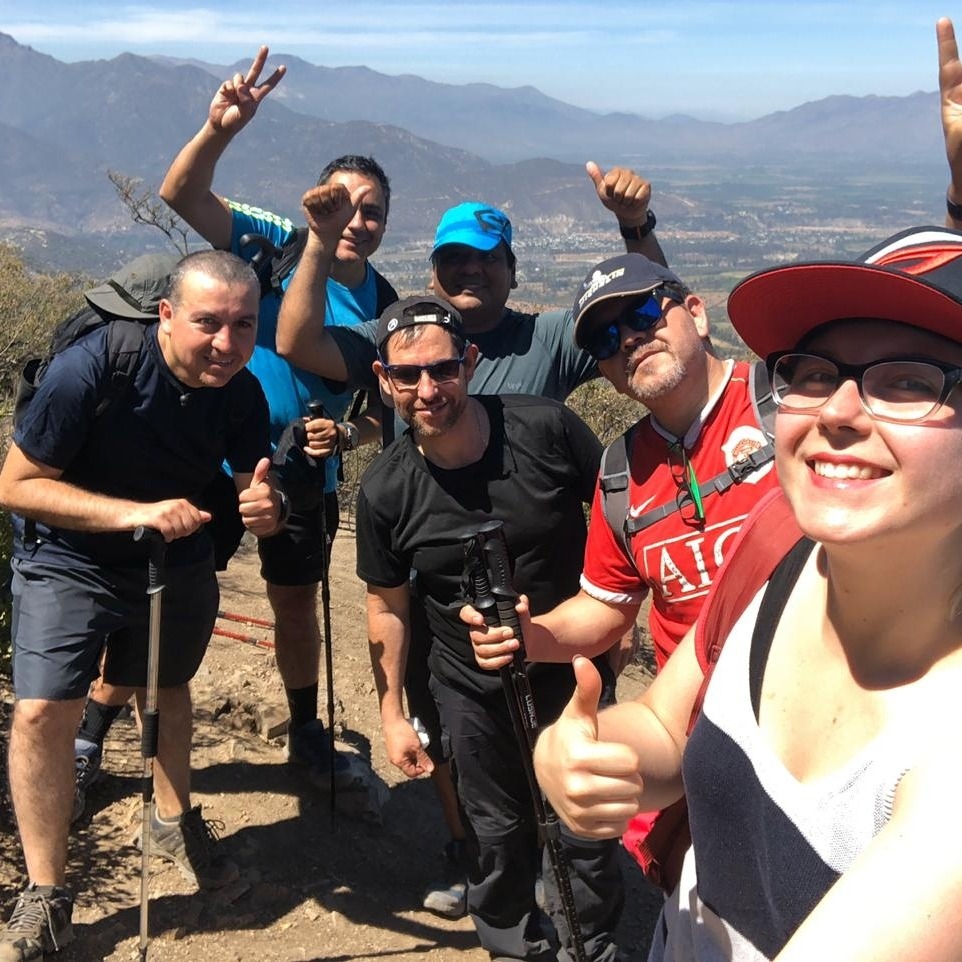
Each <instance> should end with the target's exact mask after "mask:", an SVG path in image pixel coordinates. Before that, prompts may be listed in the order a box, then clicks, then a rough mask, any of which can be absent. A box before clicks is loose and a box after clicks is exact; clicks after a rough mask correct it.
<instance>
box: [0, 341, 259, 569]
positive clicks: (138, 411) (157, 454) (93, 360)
mask: <svg viewBox="0 0 962 962" xmlns="http://www.w3.org/2000/svg"><path fill="white" fill-rule="evenodd" d="M112 373H113V372H112V371H111V369H110V364H109V363H108V352H107V327H106V326H104V327H101V328H99V329H97V330H96V331H93V332H91V333H90V334H88V335H87V336H85V337H83V338H81V339H80V340H79V341H77V342H76V343H74V344H72V345H71V346H70V347H68V348H66V349H65V350H64V351H61V352H60V353H59V354H56V355H55V356H54V357H53V359H52V360H51V362H50V366H49V367H48V368H47V370H46V372H45V373H44V375H43V377H42V378H41V380H40V383H39V385H38V387H37V392H36V394H35V395H34V396H33V398H32V399H31V401H30V404H29V405H28V407H27V408H26V410H25V411H24V412H23V414H22V415H21V417H20V418H19V420H18V422H17V427H16V429H15V431H14V436H13V439H14V441H15V442H16V444H17V446H18V447H19V448H20V449H21V451H23V453H24V454H25V455H27V456H28V457H29V458H32V459H33V460H35V461H39V462H40V463H41V464H45V465H47V466H49V467H51V468H57V469H59V470H61V471H62V472H63V474H62V479H63V480H64V481H67V482H70V483H71V484H75V485H77V487H80V488H83V489H85V490H87V491H94V492H96V493H98V494H105V495H111V496H113V497H118V498H129V499H131V500H133V501H141V502H155V501H164V500H167V499H169V498H187V499H188V500H190V501H192V502H193V503H195V504H196V503H197V501H198V498H199V495H200V494H201V492H202V491H203V490H204V489H205V488H206V487H207V485H208V484H210V483H211V481H213V480H214V478H215V477H216V475H217V472H218V470H219V468H220V465H221V464H222V463H223V462H225V461H226V462H227V463H228V464H229V465H230V466H231V468H232V469H233V470H234V471H237V472H240V473H247V472H250V471H253V470H254V468H255V467H256V465H257V462H258V461H259V460H260V458H262V457H266V456H267V455H268V454H269V452H270V446H269V444H268V439H267V404H266V402H265V400H264V394H263V392H262V391H261V389H260V386H259V385H258V383H257V379H256V378H254V377H253V376H252V375H251V374H250V372H249V371H247V370H242V371H238V373H237V374H235V375H234V376H233V377H232V378H231V379H230V381H228V382H227V384H225V385H224V386H223V387H219V388H213V387H211V388H188V387H186V386H185V385H184V384H183V383H182V382H181V381H179V380H178V379H177V378H176V377H175V375H174V374H173V373H172V372H171V370H170V368H169V367H168V365H167V362H166V361H165V360H164V358H163V355H162V353H161V350H160V345H159V344H158V342H157V325H156V324H154V325H153V326H152V327H150V328H148V329H147V330H146V331H145V333H144V344H143V346H142V348H141V351H140V358H139V360H138V362H137V365H136V368H135V370H134V371H133V375H132V377H131V379H130V381H129V383H128V384H127V386H126V388H125V389H124V391H123V393H122V394H121V395H120V396H119V397H116V398H114V399H113V400H112V401H111V403H110V404H109V405H108V407H107V409H106V410H105V411H103V413H101V414H99V415H98V414H97V407H98V404H99V403H100V402H101V401H102V400H103V399H104V398H105V397H106V396H107V382H108V379H109V377H110V376H111V374H112ZM14 526H15V530H16V533H17V538H16V539H15V543H14V555H15V556H16V557H20V558H24V557H26V558H33V559H36V560H38V561H44V562H48V563H52V564H57V565H69V566H72V567H75V568H78V569H83V568H91V567H102V566H103V565H142V564H143V558H144V550H143V546H142V545H135V544H134V542H133V539H132V537H131V533H130V532H129V531H121V532H104V533H92V532H85V531H74V530H68V529H65V528H53V527H49V526H47V525H45V524H42V523H40V522H36V523H35V525H34V527H35V530H36V539H37V540H36V541H33V540H31V539H28V540H27V541H26V543H25V542H24V540H23V534H24V530H23V520H22V519H21V518H18V517H16V516H15V517H14ZM209 551H210V540H209V538H208V537H207V536H206V534H203V533H202V532H200V531H199V532H197V533H195V534H193V535H191V536H189V537H187V538H178V539H176V540H174V541H172V542H171V543H170V544H169V545H168V546H167V563H168V564H169V565H174V564H187V563H190V562H192V561H195V560H198V559H200V558H203V557H204V556H205V555H206V554H207V552H209Z"/></svg>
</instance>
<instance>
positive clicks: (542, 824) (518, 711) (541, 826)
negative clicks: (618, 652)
mask: <svg viewBox="0 0 962 962" xmlns="http://www.w3.org/2000/svg"><path fill="white" fill-rule="evenodd" d="M463 544H464V561H465V570H464V573H465V587H466V589H467V593H468V595H469V597H470V600H471V604H472V605H473V606H474V607H475V608H476V609H477V610H478V611H479V612H481V615H482V616H483V618H484V621H485V624H487V625H488V626H489V627H492V628H497V627H508V628H511V629H512V630H513V631H514V636H515V638H517V639H518V642H519V647H518V650H517V651H515V653H514V655H513V657H512V659H511V663H510V664H509V665H506V666H505V667H503V668H501V669H499V674H500V676H501V687H502V688H503V689H504V694H505V698H506V700H507V702H508V713H509V714H510V715H511V724H512V727H513V728H514V734H515V738H516V739H517V741H518V749H519V753H520V755H521V763H522V766H523V768H524V774H525V778H526V779H527V782H528V789H529V790H530V792H531V801H532V802H533V803H534V812H535V817H536V819H537V822H538V830H539V834H540V835H541V841H542V843H543V844H544V846H545V848H546V849H547V850H548V860H549V861H550V862H551V870H552V872H553V873H554V877H555V880H556V881H557V883H558V893H559V895H560V896H561V909H562V913H563V914H564V919H565V924H566V925H567V926H568V934H569V937H570V940H571V949H572V951H573V953H574V959H575V962H587V955H586V954H585V946H584V939H583V938H582V935H581V922H580V921H579V919H578V912H577V909H576V907H575V898H574V892H573V890H572V888H571V874H570V872H571V868H570V865H569V864H568V858H567V855H566V853H565V851H564V849H563V848H562V845H561V823H560V821H559V820H558V816H557V814H556V813H555V811H554V809H553V808H552V807H551V804H550V803H549V802H548V800H547V799H546V798H545V797H544V795H543V793H542V791H541V787H540V786H539V785H538V779H537V776H536V775H535V771H534V760H533V758H532V751H533V750H534V743H535V739H536V738H537V735H538V715H537V711H536V710H535V705H534V696H533V695H532V693H531V684H530V682H529V680H528V672H527V669H526V667H525V660H524V659H525V651H524V638H523V637H522V634H521V622H520V621H519V619H518V614H517V612H516V611H515V605H516V604H517V603H518V593H517V592H516V591H515V590H514V587H513V582H512V579H511V570H510V567H509V563H508V546H507V542H506V541H505V538H504V525H503V523H502V522H500V521H488V522H486V523H485V524H483V525H482V526H481V527H480V528H478V530H477V531H476V532H475V533H474V534H472V535H468V536H467V537H465V538H464V539H463Z"/></svg>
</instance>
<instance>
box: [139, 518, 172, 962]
mask: <svg viewBox="0 0 962 962" xmlns="http://www.w3.org/2000/svg"><path fill="white" fill-rule="evenodd" d="M134 541H144V542H146V544H147V550H148V552H149V555H148V563H147V597H148V598H150V621H149V627H148V634H147V685H146V695H145V698H144V710H143V712H142V713H141V716H140V754H141V756H142V757H143V760H144V772H143V781H142V783H141V797H142V799H143V811H142V813H141V828H140V853H141V859H140V962H146V959H147V939H148V915H147V913H148V904H149V901H148V882H149V880H150V822H151V815H152V813H153V800H154V758H155V757H156V755H157V741H158V735H159V732H160V712H159V711H158V709H157V688H158V679H159V677H160V611H161V607H160V606H161V600H162V596H163V593H164V557H165V554H166V550H167V546H166V544H165V543H164V536H163V535H162V534H161V533H160V532H159V531H158V530H157V529H156V528H146V527H144V526H143V525H141V526H140V527H138V528H136V529H135V531H134Z"/></svg>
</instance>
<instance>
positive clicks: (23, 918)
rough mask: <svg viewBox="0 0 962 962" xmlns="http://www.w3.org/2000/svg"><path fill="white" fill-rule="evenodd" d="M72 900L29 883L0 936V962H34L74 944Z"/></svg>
mask: <svg viewBox="0 0 962 962" xmlns="http://www.w3.org/2000/svg"><path fill="white" fill-rule="evenodd" d="M72 912H73V896H72V895H71V894H70V893H69V892H68V891H67V890H66V889H62V888H57V887H56V886H54V885H34V884H33V883H31V884H30V885H28V886H27V887H26V888H25V889H24V890H23V892H21V893H20V898H18V899H17V904H16V905H15V906H14V908H13V913H12V914H11V916H10V921H9V922H7V927H6V928H5V929H4V930H3V932H0V962H33V960H37V962H40V960H42V959H43V957H44V953H45V952H58V951H59V950H60V949H62V948H63V947H64V946H65V945H67V944H68V943H70V942H72V941H73V926H72V925H71V924H70V916H71V913H72Z"/></svg>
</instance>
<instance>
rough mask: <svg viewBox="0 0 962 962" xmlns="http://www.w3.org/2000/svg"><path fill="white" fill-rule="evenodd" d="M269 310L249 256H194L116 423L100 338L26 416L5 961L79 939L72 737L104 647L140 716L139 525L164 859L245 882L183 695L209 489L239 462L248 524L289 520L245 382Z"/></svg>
mask: <svg viewBox="0 0 962 962" xmlns="http://www.w3.org/2000/svg"><path fill="white" fill-rule="evenodd" d="M125 293H127V294H129V291H125ZM259 300H260V285H259V283H258V280H257V278H256V276H255V275H254V272H253V271H252V270H251V269H250V267H248V266H247V265H246V264H245V263H244V262H243V261H241V260H240V259H239V258H237V257H235V256H234V255H232V254H228V253H225V252H222V251H202V252H199V253H196V254H192V255H190V256H189V257H187V258H184V259H183V260H182V261H181V262H180V263H179V264H178V265H177V266H176V267H175V268H174V270H173V272H172V274H171V278H170V283H169V289H168V292H167V295H166V296H165V297H164V298H162V299H161V300H160V303H159V308H158V311H159V322H158V323H155V324H153V325H152V326H150V327H148V328H147V329H146V330H145V331H144V335H143V343H142V345H141V347H140V350H139V353H138V356H137V360H136V363H135V365H134V367H133V370H132V371H131V372H130V376H129V380H128V382H127V383H126V384H125V386H124V387H123V390H122V392H121V393H120V394H119V395H118V396H117V397H115V398H113V399H112V400H111V401H110V404H109V406H108V407H107V408H106V409H103V408H102V405H101V402H103V400H104V399H105V398H106V397H107V396H108V390H109V385H110V384H111V383H112V382H113V380H114V378H115V376H116V374H117V370H116V369H115V368H114V369H112V367H111V364H112V361H111V355H110V352H109V350H108V338H107V333H108V329H107V328H106V327H101V328H98V329H96V330H94V331H93V332H91V333H89V334H87V335H86V336H84V337H82V338H80V339H79V340H77V341H76V342H74V343H73V344H71V345H70V346H69V347H66V348H65V349H64V350H62V351H61V352H59V353H57V354H56V355H55V356H54V357H53V359H52V360H51V362H50V365H49V367H48V368H47V369H46V372H45V373H44V375H43V378H42V379H41V380H40V382H39V384H38V387H37V391H36V394H35V395H34V397H33V398H32V399H31V401H30V404H29V406H28V407H27V409H26V411H25V412H24V413H23V414H22V415H21V416H20V418H19V419H18V423H17V426H16V430H15V432H14V437H13V442H12V444H11V445H10V449H9V451H8V453H7V456H6V459H5V461H4V464H3V468H2V470H0V504H2V505H3V507H5V508H7V509H8V510H10V511H11V512H13V513H14V515H15V518H14V522H15V539H14V550H13V561H12V568H13V582H12V591H13V611H14V617H13V625H14V630H13V684H14V690H15V692H16V696H17V702H16V706H15V708H14V715H13V726H12V729H11V733H10V759H9V772H10V785H11V794H12V796H13V803H14V809H15V812H16V816H17V827H18V829H19V831H20V838H21V842H22V844H23V850H24V859H25V861H26V865H27V873H28V875H29V877H30V884H29V885H28V886H27V888H26V890H25V891H24V892H23V893H21V895H20V897H19V899H18V901H17V904H16V907H15V908H14V911H13V915H12V916H11V919H10V922H9V923H8V925H7V928H6V929H5V931H4V932H2V933H0V959H2V960H4V962H7V960H17V962H24V960H31V959H42V958H43V957H44V953H45V952H51V951H55V950H56V949H57V948H59V947H60V946H62V945H65V944H66V943H67V942H69V941H70V940H71V939H72V938H73V930H72V927H71V911H72V907H73V898H72V895H71V893H70V891H69V890H68V889H67V888H66V884H65V882H66V879H65V875H66V858H67V830H68V826H69V821H70V814H71V809H72V807H73V799H74V792H73V787H74V755H73V747H74V733H75V732H76V730H77V722H78V721H79V719H80V713H81V710H82V709H83V705H84V700H85V697H86V694H87V689H88V686H89V685H90V682H91V681H92V680H93V679H94V678H95V677H96V676H97V673H98V668H99V662H100V658H101V653H102V652H104V650H105V649H106V654H105V657H104V663H103V675H104V678H105V680H106V681H107V682H108V683H109V684H112V685H119V686H130V687H134V688H137V689H138V700H139V702H140V704H141V707H143V697H144V686H145V683H146V661H147V634H148V633H147V620H148V617H147V612H148V601H147V597H146V594H145V591H146V587H147V553H146V551H145V549H144V547H143V546H142V545H140V544H136V543H135V542H134V541H133V538H132V533H133V531H134V530H135V529H136V528H137V527H138V526H141V525H143V526H144V527H149V528H154V529H156V530H157V531H159V532H160V534H161V535H162V536H163V538H164V540H165V542H166V543H167V550H166V562H167V566H166V577H165V588H164V603H163V607H162V620H161V642H160V659H159V662H160V665H159V676H160V679H159V684H160V690H159V691H158V693H157V707H158V710H159V713H160V716H161V718H162V721H161V724H160V727H159V741H158V746H157V757H156V759H155V762H154V787H155V799H156V804H155V806H154V810H153V813H152V819H151V826H150V839H151V852H152V853H154V854H157V855H158V856H160V857H163V858H166V859H168V860H169V861H172V862H174V863H175V864H177V866H178V867H179V868H180V869H181V871H182V872H183V873H184V874H185V875H188V876H189V877H191V878H193V879H194V880H195V881H196V883H197V884H198V885H199V886H207V887H214V886H216V885H221V884H226V883H228V882H230V881H232V880H233V879H234V878H236V877H237V866H236V865H234V864H233V863H231V862H230V861H229V860H228V859H226V858H224V857H223V856H222V855H220V854H219V852H218V851H217V849H216V847H215V846H214V841H213V838H212V836H211V833H210V830H209V827H208V826H207V825H206V824H205V822H204V820H203V818H202V816H201V811H200V807H199V806H195V807H191V803H190V740H191V705H190V691H189V688H188V682H189V681H190V679H191V677H193V674H194V672H195V671H196V670H197V667H198V665H199V664H200V661H201V659H202V658H203V655H204V651H205V649H206V647H207V643H208V641H209V639H210V633H211V628H212V627H213V624H214V618H215V616H216V613H217V597H218V592H217V580H216V578H215V575H214V558H213V551H212V547H211V541H210V539H209V538H208V537H207V536H206V535H205V534H204V533H203V531H202V529H203V526H204V525H205V524H206V522H208V521H210V520H211V515H210V514H209V513H208V512H207V511H204V510H202V509H201V508H199V507H198V506H197V505H198V498H199V495H200V494H201V492H202V491H203V490H204V488H205V487H206V486H207V485H208V484H209V483H210V482H211V481H212V480H213V478H214V477H215V476H216V474H217V472H218V470H219V469H220V466H221V463H222V462H223V461H224V460H225V459H226V460H227V462H228V463H229V464H230V466H231V468H232V469H233V474H234V481H235V484H236V486H237V491H238V501H239V511H240V514H241V517H242V518H243V520H244V524H245V526H246V527H247V528H248V530H250V531H251V532H252V533H254V534H255V535H258V536H266V535H270V534H272V533H274V532H275V531H276V530H278V526H279V521H280V507H281V504H280V497H279V495H278V493H277V492H276V491H275V490H274V488H273V486H272V484H271V482H270V481H269V479H268V471H269V469H270V460H269V457H268V454H269V446H268V436H267V403H266V402H265V400H264V395H263V392H262V391H261V389H260V386H259V385H258V383H257V381H256V380H255V379H254V377H253V375H251V374H250V372H249V371H247V370H246V369H245V364H246V363H247V361H248V360H249V358H250V355H251V351H252V350H253V347H254V338H255V335H256V332H257V309H258V304H259ZM118 323H121V322H118ZM129 323H136V322H134V321H131V322H129ZM26 518H29V519H30V520H31V521H32V522H33V524H32V525H30V526H25V525H24V519H26Z"/></svg>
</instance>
